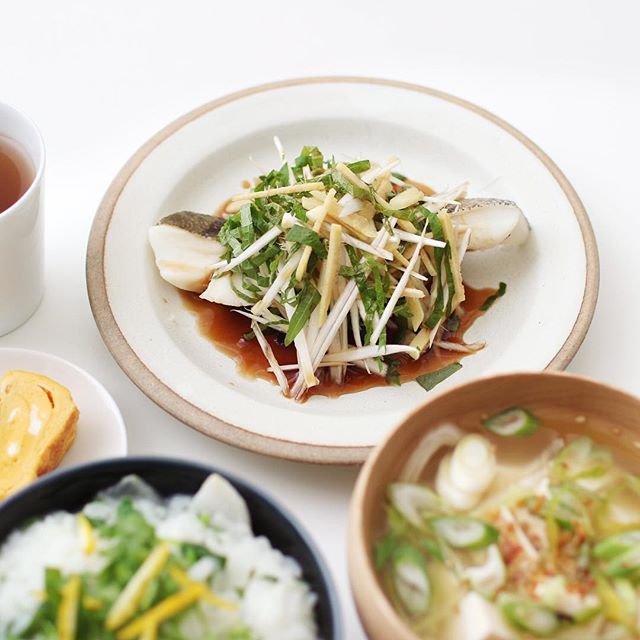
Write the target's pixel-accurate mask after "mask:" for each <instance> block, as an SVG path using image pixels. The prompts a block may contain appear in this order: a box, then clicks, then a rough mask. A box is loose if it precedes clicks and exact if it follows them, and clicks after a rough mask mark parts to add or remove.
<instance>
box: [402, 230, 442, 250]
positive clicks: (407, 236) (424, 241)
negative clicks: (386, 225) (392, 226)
mask: <svg viewBox="0 0 640 640" xmlns="http://www.w3.org/2000/svg"><path fill="white" fill-rule="evenodd" d="M394 235H395V236H397V237H398V238H400V240H404V241H405V242H412V243H414V244H420V245H422V246H429V247H439V248H440V249H443V248H444V247H446V246H447V243H446V242H443V241H442V240H434V239H433V238H425V237H422V236H419V235H418V234H417V233H408V232H406V231H402V229H396V230H395V231H394Z"/></svg>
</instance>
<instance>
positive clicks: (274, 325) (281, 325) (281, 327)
mask: <svg viewBox="0 0 640 640" xmlns="http://www.w3.org/2000/svg"><path fill="white" fill-rule="evenodd" d="M232 311H233V312H235V313H238V314H240V315H241V316H244V317H245V318H249V319H250V320H253V321H254V322H259V323H260V324H268V325H269V328H271V329H275V330H276V331H280V332H282V333H286V332H287V324H286V321H285V320H284V319H283V318H280V320H281V322H274V321H273V320H269V319H267V318H265V317H263V316H257V315H255V314H254V313H249V312H248V311H244V309H232Z"/></svg>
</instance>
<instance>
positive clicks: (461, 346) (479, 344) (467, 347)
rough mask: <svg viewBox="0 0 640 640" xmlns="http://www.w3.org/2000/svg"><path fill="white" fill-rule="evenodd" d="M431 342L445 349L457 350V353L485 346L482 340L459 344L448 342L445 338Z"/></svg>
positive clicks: (473, 351) (472, 351)
mask: <svg viewBox="0 0 640 640" xmlns="http://www.w3.org/2000/svg"><path fill="white" fill-rule="evenodd" d="M433 344H435V345H436V347H440V348H441V349H444V350H445V351H457V352H459V353H475V352H476V351H480V350H481V349H484V347H485V346H486V345H485V343H484V342H475V343H472V344H460V343H459V342H448V341H446V340H435V341H434V343H433Z"/></svg>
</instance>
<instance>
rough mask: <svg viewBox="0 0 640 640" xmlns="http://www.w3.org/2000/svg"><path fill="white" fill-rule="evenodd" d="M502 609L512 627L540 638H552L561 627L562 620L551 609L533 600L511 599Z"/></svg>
mask: <svg viewBox="0 0 640 640" xmlns="http://www.w3.org/2000/svg"><path fill="white" fill-rule="evenodd" d="M501 608H502V614H503V615H504V617H505V618H506V620H507V621H508V622H509V623H510V624H511V625H513V626H514V627H515V628H516V629H519V630H521V631H527V632H528V633H532V634H533V635H534V636H536V637H538V638H548V637H549V636H552V635H553V634H554V633H555V632H556V631H557V630H558V627H559V626H560V619H559V618H558V616H557V615H556V614H555V613H554V612H553V611H552V610H551V609H548V608H547V607H545V606H542V605H540V604H538V603H536V602H533V601H531V600H525V599H524V598H513V599H511V598H510V599H509V600H508V601H507V602H505V603H504V604H503V605H502V607H501Z"/></svg>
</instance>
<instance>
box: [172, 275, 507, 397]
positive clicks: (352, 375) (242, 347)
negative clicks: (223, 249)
mask: <svg viewBox="0 0 640 640" xmlns="http://www.w3.org/2000/svg"><path fill="white" fill-rule="evenodd" d="M495 292H496V290H495V289H474V288H472V287H470V286H468V285H465V293H466V299H465V301H464V302H463V303H462V305H461V307H462V309H463V313H462V315H461V317H460V324H459V326H458V328H457V329H456V331H454V332H451V333H448V334H445V336H444V338H445V339H446V340H447V341H448V342H457V343H459V344H464V334H465V332H466V331H467V329H468V328H469V327H470V326H471V325H472V324H473V323H474V322H475V320H476V319H477V318H479V317H480V316H481V315H483V314H484V311H482V310H481V309H480V307H481V306H482V304H483V303H484V302H485V300H486V299H487V298H488V297H489V296H492V295H493V294H494V293H495ZM180 295H181V296H182V299H183V300H184V303H185V305H186V307H187V308H188V309H189V310H190V311H191V312H192V313H194V314H195V315H196V316H197V319H198V328H199V329H200V332H201V333H202V335H204V336H205V337H206V338H208V339H209V340H210V341H211V342H212V343H213V344H214V345H215V346H216V347H217V348H218V349H220V351H222V352H223V353H225V354H226V355H228V356H229V357H231V358H233V360H235V362H236V365H237V367H238V371H240V373H241V374H243V375H245V376H247V377H249V378H262V379H263V380H269V381H271V382H273V383H274V384H275V383H276V378H275V376H274V375H273V373H271V372H270V371H268V370H267V369H268V367H269V364H268V363H267V359H266V358H265V357H264V354H263V353H262V350H261V349H260V345H259V344H258V342H257V340H255V339H247V338H246V337H245V336H246V334H248V333H250V332H251V320H250V319H249V318H246V317H245V316H242V315H240V314H239V313H236V312H235V311H233V307H227V306H225V305H221V304H217V303H215V302H207V301H206V300H202V299H200V298H199V297H198V294H196V293H189V292H186V291H181V292H180ZM265 337H266V338H267V340H268V342H269V344H270V345H271V348H272V349H273V353H274V355H275V357H276V358H277V360H278V362H279V363H280V364H281V365H285V364H295V363H296V362H297V360H296V350H295V347H294V346H293V345H290V346H288V347H285V346H284V344H283V343H282V340H281V338H282V337H283V336H282V334H278V333H276V332H274V331H265ZM467 355H471V354H468V353H461V352H458V351H447V350H445V349H441V348H439V347H436V346H434V347H433V349H431V350H429V351H427V352H426V353H424V354H423V355H422V356H421V357H420V358H418V360H412V359H411V358H410V357H409V356H407V355H405V354H400V355H396V356H393V358H395V359H397V360H400V366H399V368H398V375H399V377H400V381H401V382H409V381H410V380H415V379H416V378H417V377H419V376H421V375H424V374H426V373H430V372H432V371H437V370H438V369H442V368H443V367H446V366H447V365H448V364H451V363H453V362H459V361H460V360H461V359H462V358H464V357H465V356H467ZM285 375H286V376H287V378H288V379H289V381H290V382H292V381H293V380H295V378H296V376H297V375H298V372H297V371H286V372H285ZM317 375H318V379H319V380H320V384H318V385H316V386H315V387H311V388H310V389H309V390H308V391H307V395H306V397H307V398H308V397H310V396H313V395H323V396H328V397H337V396H341V395H343V394H345V393H355V392H357V391H364V390H366V389H371V388H372V387H382V386H386V385H388V384H390V383H389V382H388V381H387V379H386V378H385V377H383V376H380V375H370V374H368V373H367V372H366V371H365V370H363V369H359V368H358V367H353V366H350V367H348V368H347V371H346V375H345V378H344V381H343V382H342V383H341V384H337V383H335V382H334V381H333V380H331V377H330V375H329V368H328V367H323V368H320V369H319V371H318V372H317Z"/></svg>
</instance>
